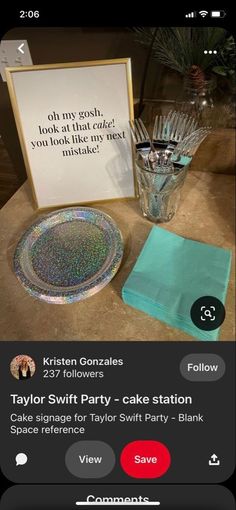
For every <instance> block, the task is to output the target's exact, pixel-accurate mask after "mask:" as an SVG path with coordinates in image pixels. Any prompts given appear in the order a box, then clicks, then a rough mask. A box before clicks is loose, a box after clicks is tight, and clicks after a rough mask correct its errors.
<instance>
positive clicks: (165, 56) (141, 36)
mask: <svg viewBox="0 0 236 510" xmlns="http://www.w3.org/2000/svg"><path fill="white" fill-rule="evenodd" d="M134 30H135V32H136V35H137V40H138V41H139V42H140V43H141V44H143V45H145V46H150V44H151V41H152V38H153V34H154V31H155V30H156V29H155V28H153V27H148V28H146V27H137V28H135V29H134ZM226 36H227V32H226V30H224V29H223V28H217V27H206V28H205V27H166V28H164V27H159V28H158V30H157V33H156V36H155V40H154V43H153V49H152V57H153V58H154V59H156V60H158V61H159V62H161V63H162V64H164V65H165V66H167V67H169V68H171V69H173V70H175V71H177V72H179V73H180V74H183V75H185V74H186V73H187V72H188V71H189V69H190V68H191V67H192V66H193V65H195V66H198V67H200V68H201V69H202V71H205V72H206V71H208V70H210V69H211V68H212V67H213V66H214V65H215V64H216V62H217V58H216V55H215V54H213V53H212V54H211V55H210V54H209V53H207V54H205V53H204V50H205V49H208V50H212V51H213V50H217V51H218V50H219V48H220V47H222V44H223V43H224V41H225V39H226Z"/></svg>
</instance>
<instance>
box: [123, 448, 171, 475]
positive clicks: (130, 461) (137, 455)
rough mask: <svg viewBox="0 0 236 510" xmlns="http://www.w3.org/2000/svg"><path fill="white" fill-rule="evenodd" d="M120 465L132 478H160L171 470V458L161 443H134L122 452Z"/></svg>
mask: <svg viewBox="0 0 236 510" xmlns="http://www.w3.org/2000/svg"><path fill="white" fill-rule="evenodd" d="M120 463H121V467H122V469H123V470H124V471H125V473H126V474H127V475H129V476H132V478H159V477H160V476H163V475H164V474H165V473H166V471H167V470H168V469H169V467H170V463H171V457H170V452H169V450H168V448H167V447H166V446H165V445H164V444H163V443H159V441H148V440H146V441H133V442H132V443H128V444H127V445H126V446H125V447H124V449H123V450H122V452H121V457H120Z"/></svg>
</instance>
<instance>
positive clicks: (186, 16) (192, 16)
mask: <svg viewBox="0 0 236 510" xmlns="http://www.w3.org/2000/svg"><path fill="white" fill-rule="evenodd" d="M196 15H197V14H196V12H195V11H192V12H188V14H185V18H195V17H196Z"/></svg>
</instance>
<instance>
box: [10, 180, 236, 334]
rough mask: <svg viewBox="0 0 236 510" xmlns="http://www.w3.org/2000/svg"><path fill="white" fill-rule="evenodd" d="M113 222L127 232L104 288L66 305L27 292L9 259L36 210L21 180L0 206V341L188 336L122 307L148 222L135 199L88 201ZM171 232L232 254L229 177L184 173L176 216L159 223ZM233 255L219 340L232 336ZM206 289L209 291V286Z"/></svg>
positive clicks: (32, 220)
mask: <svg viewBox="0 0 236 510" xmlns="http://www.w3.org/2000/svg"><path fill="white" fill-rule="evenodd" d="M93 206H94V207H97V208H99V209H101V210H103V211H104V212H107V213H108V214H110V216H112V217H113V218H114V220H115V221H116V222H117V224H118V226H119V228H120V229H121V232H122V234H123V237H124V242H125V253H124V258H123V261H122V265H121V268H120V270H119V272H118V273H117V275H116V276H115V278H114V279H113V280H112V281H111V282H110V283H109V285H107V286H106V287H105V288H104V289H103V290H101V291H100V292H99V293H97V294H95V295H94V296H92V297H90V298H89V299H87V300H85V301H82V302H78V303H73V304H70V305H51V304H47V303H45V302H42V301H39V300H37V299H34V298H33V297H31V296H30V295H29V294H28V293H27V292H26V291H25V290H24V288H23V287H22V286H21V284H20V283H19V282H18V280H17V279H16V277H15V274H14V272H13V268H12V257H13V253H14V250H15V246H16V243H17V241H18V240H19V238H20V237H21V235H22V233H23V232H24V230H25V229H26V228H27V227H28V226H29V225H30V224H31V223H33V222H34V221H35V220H36V218H37V217H38V214H37V213H36V212H35V210H34V207H33V204H32V195H31V191H30V189H29V186H28V183H25V184H24V185H23V186H22V187H21V188H20V189H19V190H18V191H17V192H16V193H15V195H14V196H13V197H12V198H11V199H10V200H9V201H8V202H7V204H6V205H5V206H4V207H3V208H2V209H1V211H0V310H1V313H0V338H1V339H2V340H117V341H118V340H140V341H145V340H153V341H155V340H161V341H165V340H170V341H173V340H182V341H187V340H192V341H196V340H195V339H193V338H192V337H190V336H189V335H187V334H186V333H184V332H182V331H181V330H178V329H175V328H172V327H170V326H168V325H167V324H164V323H162V322H160V321H158V320H156V319H154V318H152V317H149V316H148V315H146V314H145V313H143V312H140V311H138V310H135V309H133V308H131V307H129V306H127V305H125V304H124V303H123V301H122V299H121V289H122V286H123V284H124V282H125V280H126V278H127V276H128V274H129V273H130V271H131V269H132V267H133V265H134V263H135V261H136V259H137V256H138V255H139V253H140V251H141V249H142V246H143V244H144V242H145V240H146V238H147V236H148V233H149V231H150V229H151V228H152V226H153V224H152V223H151V222H149V221H148V220H146V219H145V218H143V217H142V215H141V213H140V208H139V203H138V201H137V200H130V201H129V200H127V201H125V202H119V201H117V202H110V203H106V204H104V203H103V204H93ZM161 226H162V227H163V228H166V229H167V230H169V231H172V232H175V233H176V234H179V235H182V236H184V237H187V238H191V239H194V240H197V241H201V242H206V243H210V244H213V245H215V246H219V247H223V248H228V249H231V250H232V251H233V252H234V242H235V234H234V232H235V227H234V176H232V175H223V174H213V173H205V172H194V171H189V173H188V176H187V179H186V182H185V184H184V188H183V190H182V200H181V205H180V208H179V211H178V212H177V214H176V216H175V217H174V218H173V219H172V220H171V221H170V222H169V223H166V224H162V225H161ZM234 266H235V264H234V259H233V262H232V270H231V276H230V284H229V288H228V293H227V300H226V319H225V322H224V323H223V325H222V327H221V331H220V336H219V340H235V332H234V323H235V293H234V281H235V280H234ZM206 292H207V289H206Z"/></svg>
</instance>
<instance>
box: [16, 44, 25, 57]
mask: <svg viewBox="0 0 236 510" xmlns="http://www.w3.org/2000/svg"><path fill="white" fill-rule="evenodd" d="M24 45H25V43H22V44H20V46H18V48H17V49H18V50H19V51H20V52H21V53H22V55H24V53H25V52H24V50H23V49H22V48H23V46H24Z"/></svg>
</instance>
